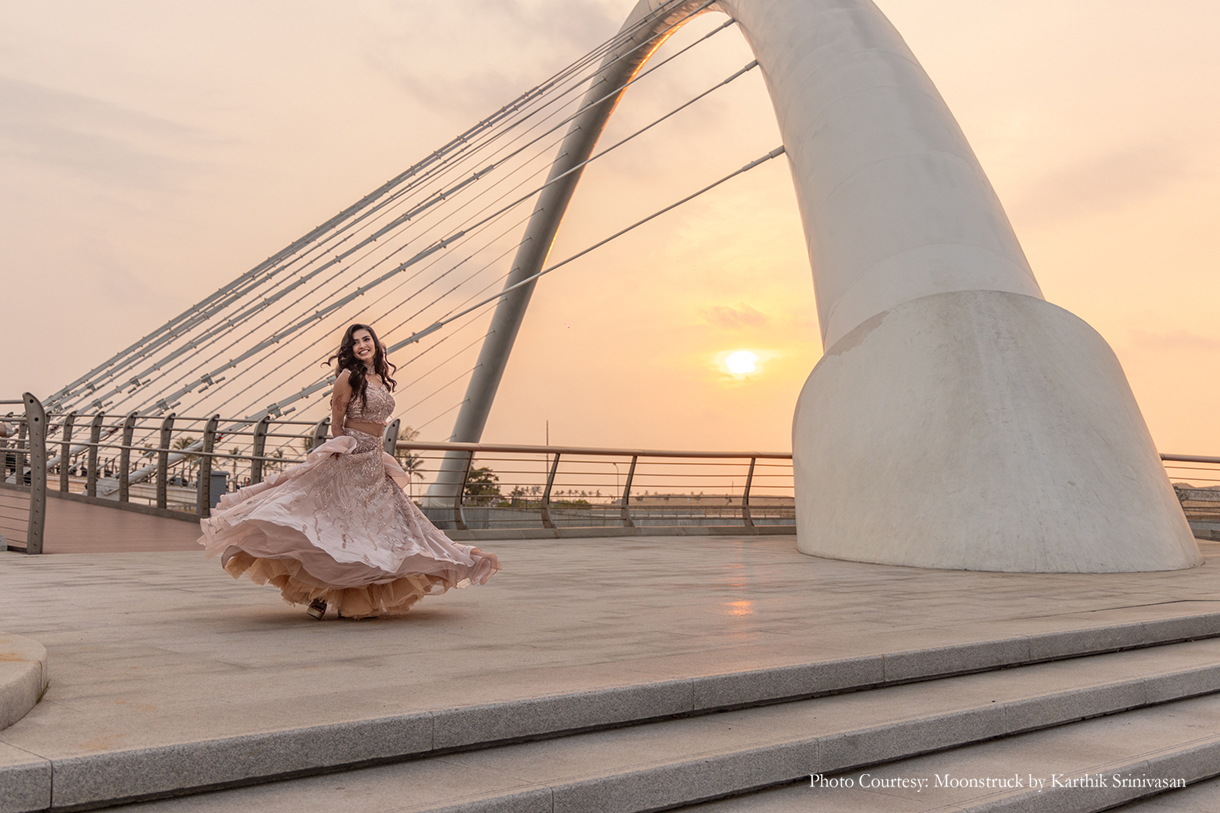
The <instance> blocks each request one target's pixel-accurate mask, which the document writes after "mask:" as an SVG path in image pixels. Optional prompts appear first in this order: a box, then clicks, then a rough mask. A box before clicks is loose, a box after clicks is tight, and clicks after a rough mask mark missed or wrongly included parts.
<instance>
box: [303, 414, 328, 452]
mask: <svg viewBox="0 0 1220 813" xmlns="http://www.w3.org/2000/svg"><path fill="white" fill-rule="evenodd" d="M329 434H330V418H323V419H322V420H320V421H318V422H317V423H315V424H314V425H313V434H312V435H310V438H311V440H312V445H311V446H310V447H309V449H308V450H307V451H306V454H309V452H312V451H313V450H314V449H316V448H318V447H319V446H321V445H322V444H323V443H325V442H326V436H327V435H329Z"/></svg>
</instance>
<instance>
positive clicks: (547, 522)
mask: <svg viewBox="0 0 1220 813" xmlns="http://www.w3.org/2000/svg"><path fill="white" fill-rule="evenodd" d="M560 457H561V455H560V453H559V452H555V460H554V462H552V463H551V470H550V472H549V473H548V474H547V476H546V490H545V491H543V492H542V527H543V528H550V529H552V530H554V528H555V523H554V522H553V521H552V520H551V488H552V487H554V485H555V474H556V472H558V471H559V458H560Z"/></svg>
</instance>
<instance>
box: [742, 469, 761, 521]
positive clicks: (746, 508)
mask: <svg viewBox="0 0 1220 813" xmlns="http://www.w3.org/2000/svg"><path fill="white" fill-rule="evenodd" d="M757 462H758V458H757V457H751V458H750V470H749V471H748V472H747V473H746V487H745V489H743V490H742V492H741V524H742V525H744V526H746V527H747V528H753V527H754V517H753V516H751V515H750V483H752V482H753V481H754V464H755V463H757Z"/></svg>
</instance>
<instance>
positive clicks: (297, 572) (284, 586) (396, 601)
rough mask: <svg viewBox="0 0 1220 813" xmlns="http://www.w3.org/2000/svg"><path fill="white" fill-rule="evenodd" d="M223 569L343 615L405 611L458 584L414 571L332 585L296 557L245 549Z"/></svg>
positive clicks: (297, 600) (291, 599)
mask: <svg viewBox="0 0 1220 813" xmlns="http://www.w3.org/2000/svg"><path fill="white" fill-rule="evenodd" d="M224 569H225V572H227V573H228V574H229V575H231V576H232V577H233V578H235V579H239V578H241V577H242V576H246V577H247V578H249V579H250V581H252V582H254V583H255V584H269V585H271V586H272V587H275V588H277V589H278V590H279V591H280V594H281V595H282V596H283V597H284V601H287V602H288V603H289V604H309V603H310V602H312V601H313V600H314V599H318V598H320V599H322V600H323V601H325V602H326V606H327V612H334V611H337V612H338V614H339V615H341V616H343V617H344V618H372V617H375V616H382V615H402V614H404V613H405V612H407V610H410V609H411V607H412V606H413V605H414V604H415V602H417V601H419V600H420V599H421V598H423V597H424V596H435V595H440V594H441V593H444V592H445V591H446V590H448V589H449V588H450V587H456V586H458V585H451V584H449V583H448V582H446V581H445V580H444V579H442V578H440V577H439V576H429V575H427V574H424V573H412V574H410V575H408V576H404V577H403V578H401V579H395V580H393V581H391V582H387V583H385V584H366V585H363V586H361V587H333V586H331V585H329V584H326V583H325V582H323V581H320V580H319V579H315V578H314V577H313V576H310V575H309V573H308V572H307V571H306V570H305V569H304V567H302V566H301V563H300V562H298V561H296V560H295V559H256V558H255V557H253V556H251V555H250V554H248V553H246V552H245V551H242V550H238V551H237V552H235V553H234V554H233V555H231V556H229V557H228V560H227V561H226V562H225V565H224ZM462 586H465V585H462Z"/></svg>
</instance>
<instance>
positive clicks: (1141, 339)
mask: <svg viewBox="0 0 1220 813" xmlns="http://www.w3.org/2000/svg"><path fill="white" fill-rule="evenodd" d="M1130 336H1131V344H1132V345H1133V346H1134V347H1136V348H1137V349H1139V350H1151V351H1154V352H1157V353H1175V352H1183V351H1185V352H1192V351H1193V352H1209V353H1210V352H1214V351H1216V350H1220V338H1212V337H1210V336H1198V335H1196V334H1194V333H1190V332H1188V331H1185V330H1174V331H1170V332H1169V333H1153V332H1151V331H1147V330H1139V329H1136V330H1132V331H1131V333H1130Z"/></svg>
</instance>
